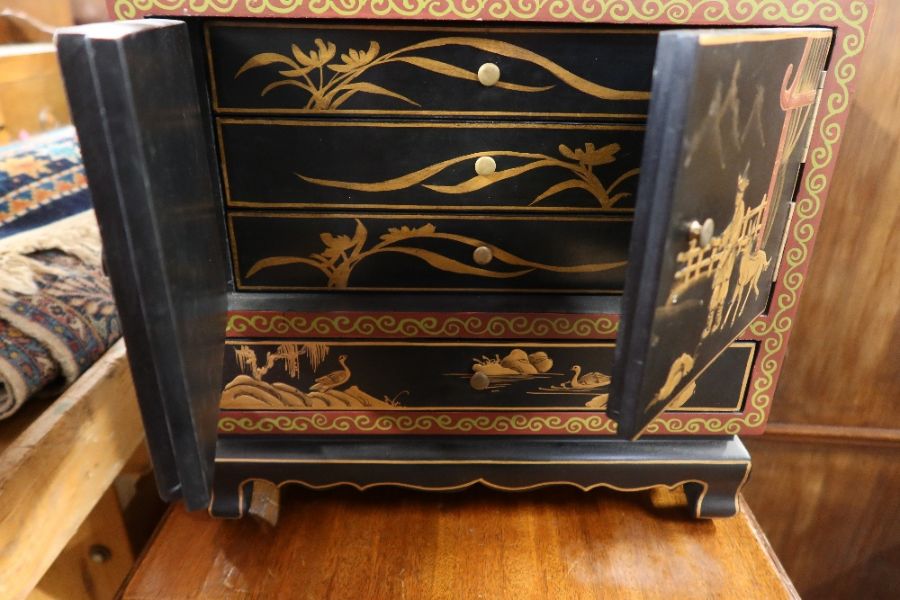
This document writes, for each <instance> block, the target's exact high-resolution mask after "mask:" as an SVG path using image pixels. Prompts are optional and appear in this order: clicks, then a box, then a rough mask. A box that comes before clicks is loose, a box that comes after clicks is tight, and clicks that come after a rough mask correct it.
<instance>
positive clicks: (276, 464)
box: [209, 437, 750, 520]
mask: <svg viewBox="0 0 900 600" xmlns="http://www.w3.org/2000/svg"><path fill="white" fill-rule="evenodd" d="M749 474H750V455H749V453H748V452H747V450H746V448H744V445H743V444H742V443H741V441H740V440H739V439H738V438H737V437H730V438H716V439H703V440H697V439H684V440H671V439H670V440H642V441H639V442H628V441H623V440H618V439H610V440H606V439H603V440H598V439H596V438H593V439H571V438H569V439H559V438H540V439H536V438H534V437H532V438H510V437H504V438H472V437H470V438H458V437H455V438H436V437H402V438H378V439H373V438H371V437H369V438H357V437H346V438H341V439H335V438H327V439H326V438H312V437H304V438H278V439H271V438H269V439H261V438H250V437H242V438H220V439H219V443H218V447H217V453H216V468H215V477H214V494H213V500H212V502H211V504H210V508H209V510H210V513H211V514H212V515H213V516H217V517H225V518H237V517H241V516H243V515H244V513H245V512H247V510H248V508H249V507H250V504H251V501H253V503H254V505H263V506H264V509H263V510H264V512H266V513H267V515H268V516H267V517H266V518H267V519H268V520H273V511H275V510H276V507H277V496H278V488H280V486H282V485H284V484H288V483H295V484H299V485H303V486H305V487H307V488H311V489H326V488H332V487H337V486H342V485H348V486H351V487H355V488H357V489H358V490H361V491H363V490H366V489H369V488H372V487H378V486H387V485H391V486H399V487H404V488H409V489H415V490H428V491H452V490H460V489H463V488H467V487H470V486H473V485H476V484H481V485H484V486H486V487H489V488H492V489H497V490H504V491H525V490H531V489H535V488H539V487H545V486H549V485H571V486H575V487H577V488H580V489H582V490H584V491H588V490H591V489H594V488H598V487H607V488H612V489H615V490H620V491H638V490H646V489H649V488H653V487H668V488H674V487H677V486H681V485H683V486H684V489H685V493H686V495H687V497H688V500H689V508H690V509H691V512H692V514H693V515H694V516H695V517H697V518H711V517H730V516H733V515H734V514H736V513H737V506H738V505H737V494H738V492H739V491H740V489H741V487H742V486H743V485H744V483H745V482H746V481H747V478H748V477H749ZM248 484H249V485H248ZM254 488H256V489H255V490H254ZM262 496H265V498H262ZM260 500H263V502H259V501H260Z"/></svg>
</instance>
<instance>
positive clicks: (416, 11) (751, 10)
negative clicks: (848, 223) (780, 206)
mask: <svg viewBox="0 0 900 600" xmlns="http://www.w3.org/2000/svg"><path fill="white" fill-rule="evenodd" d="M238 4H243V9H242V11H238V10H235V9H236V7H237V5H238ZM111 6H112V7H113V13H114V14H115V16H116V17H117V18H119V19H131V18H134V17H135V16H138V14H139V13H140V14H165V13H179V14H182V13H183V12H184V10H185V9H189V10H190V11H192V12H193V13H194V14H220V15H221V14H229V13H233V12H234V13H237V12H245V14H264V13H266V11H269V14H272V15H276V14H281V15H286V14H291V13H295V14H296V15H301V14H302V15H305V16H322V15H334V16H344V17H352V16H369V15H374V16H379V17H399V18H412V17H419V18H429V17H430V18H454V19H460V20H468V19H478V18H489V19H504V18H507V19H513V20H521V21H528V20H542V21H580V22H592V23H596V22H605V23H654V24H674V25H681V24H687V23H696V24H701V23H704V24H731V25H747V24H765V23H772V24H788V25H797V24H818V25H828V24H835V25H839V26H840V28H839V30H838V35H837V39H836V46H835V48H834V51H833V57H832V64H831V67H830V69H829V79H828V82H827V83H826V87H825V92H824V94H823V102H822V107H823V109H824V110H821V113H822V116H821V118H820V119H819V123H818V126H817V129H816V131H815V135H814V136H813V144H812V146H811V147H810V151H809V154H808V159H807V167H806V173H805V175H804V179H803V185H802V187H801V188H800V191H799V193H798V194H797V199H796V200H797V202H796V209H795V212H794V219H793V222H792V223H791V224H790V227H791V230H790V234H789V239H788V244H787V247H786V248H785V251H784V258H783V260H784V264H783V265H782V269H781V272H782V275H781V278H780V281H779V282H778V286H777V288H776V291H775V296H774V298H773V300H772V303H771V309H770V314H769V315H768V316H766V317H761V318H759V319H757V320H756V321H754V322H753V323H751V325H750V327H749V329H748V331H749V332H750V333H751V334H752V335H753V336H754V337H757V338H758V339H760V340H761V344H760V353H759V357H758V359H757V360H758V362H757V366H756V368H755V369H754V374H753V382H752V384H751V392H750V398H749V400H748V408H747V410H746V411H745V413H744V414H743V415H740V416H737V417H733V418H724V419H720V418H714V419H708V418H705V417H698V418H693V419H687V420H684V419H682V418H679V417H678V416H673V415H663V416H662V417H660V418H659V419H657V421H655V422H654V423H653V424H651V425H650V427H649V428H648V430H647V431H648V432H649V433H690V432H691V430H697V431H698V432H699V431H700V430H701V429H702V431H704V432H705V433H730V432H734V431H737V430H740V429H741V428H751V429H753V428H758V427H760V426H761V425H762V424H763V423H764V422H765V417H766V412H767V410H768V407H769V405H770V404H771V401H772V392H773V388H774V385H775V379H776V375H777V373H778V369H779V367H780V364H781V360H780V354H781V353H782V351H783V349H784V345H785V342H786V340H787V336H788V332H789V331H790V329H791V326H792V324H793V315H794V311H795V309H796V305H797V300H798V297H799V291H800V288H801V287H802V284H803V281H804V277H805V272H806V264H807V261H808V259H809V254H810V250H811V248H812V243H813V239H814V237H815V231H816V223H817V221H818V219H819V217H820V215H821V212H822V201H823V196H824V193H825V190H826V188H827V187H828V183H829V179H828V177H829V168H830V167H831V166H832V163H833V161H834V156H835V147H836V145H837V143H838V141H839V140H840V137H841V135H842V133H843V122H842V116H843V115H844V113H845V112H846V111H847V109H848V107H849V104H850V85H851V83H852V82H853V80H854V79H855V77H856V69H857V67H856V59H857V57H858V56H859V54H860V53H861V52H862V50H863V46H864V45H865V30H866V24H867V22H868V20H869V18H870V16H871V7H870V6H869V4H868V3H866V2H864V1H862V0H859V1H849V2H848V1H845V0H794V1H791V0H700V1H695V0H646V1H643V2H642V1H640V0H609V1H606V2H585V1H583V0H549V1H541V0H436V1H431V0H309V1H308V2H305V1H304V0H111Z"/></svg>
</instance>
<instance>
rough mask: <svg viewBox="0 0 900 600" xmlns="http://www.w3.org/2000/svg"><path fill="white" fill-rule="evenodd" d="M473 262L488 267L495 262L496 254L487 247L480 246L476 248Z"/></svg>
mask: <svg viewBox="0 0 900 600" xmlns="http://www.w3.org/2000/svg"><path fill="white" fill-rule="evenodd" d="M472 260H474V261H475V262H476V263H477V264H479V265H486V264H488V263H489V262H491V261H492V260H494V253H493V252H491V249H490V248H488V247H487V246H478V247H477V248H475V251H474V252H472Z"/></svg>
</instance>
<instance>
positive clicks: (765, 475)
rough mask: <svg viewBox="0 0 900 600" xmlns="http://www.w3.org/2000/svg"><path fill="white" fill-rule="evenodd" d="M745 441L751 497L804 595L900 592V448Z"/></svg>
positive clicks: (873, 596) (887, 595) (854, 595)
mask: <svg viewBox="0 0 900 600" xmlns="http://www.w3.org/2000/svg"><path fill="white" fill-rule="evenodd" d="M746 443H747V446H748V447H749V448H750V452H751V454H752V455H753V465H754V467H753V478H752V480H751V483H750V484H749V485H748V486H747V488H745V489H746V490H747V491H746V494H747V499H748V502H749V503H750V504H752V505H753V507H754V508H755V509H756V512H757V515H758V516H759V519H760V522H761V523H762V525H763V527H764V529H765V531H766V533H767V535H768V536H769V538H770V539H771V541H772V545H773V546H774V547H775V549H776V550H777V551H778V552H779V556H780V557H781V559H782V561H783V563H784V566H785V569H786V570H787V572H788V573H789V574H790V576H791V577H792V579H793V580H794V583H795V584H796V586H797V589H798V590H800V592H801V594H802V596H803V597H804V598H847V599H851V598H853V599H855V598H860V597H865V598H867V599H873V600H875V599H879V598H885V599H888V598H891V599H893V598H898V597H900V569H898V566H900V502H898V501H897V499H898V498H900V447H892V448H886V447H884V446H873V447H866V446H861V445H833V444H827V445H823V444H821V443H818V442H813V443H808V442H796V441H786V440H777V441H776V440H772V439H766V438H763V439H750V440H746ZM862 590H865V594H863V595H861V591H862Z"/></svg>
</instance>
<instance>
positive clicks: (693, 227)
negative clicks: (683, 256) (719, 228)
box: [688, 219, 716, 248]
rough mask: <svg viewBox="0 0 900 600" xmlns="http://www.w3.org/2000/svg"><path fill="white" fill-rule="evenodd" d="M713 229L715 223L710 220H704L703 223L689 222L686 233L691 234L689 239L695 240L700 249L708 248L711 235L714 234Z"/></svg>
mask: <svg viewBox="0 0 900 600" xmlns="http://www.w3.org/2000/svg"><path fill="white" fill-rule="evenodd" d="M715 229H716V223H715V221H713V220H712V219H706V220H705V221H703V223H701V222H700V221H691V222H690V224H688V231H689V232H690V234H691V238H693V239H695V240H697V242H698V243H699V244H700V247H701V248H706V247H707V246H709V244H710V242H711V241H712V238H713V234H714V233H715Z"/></svg>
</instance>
